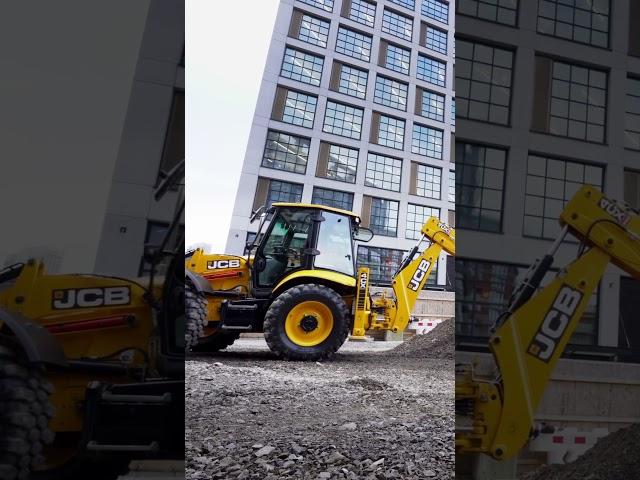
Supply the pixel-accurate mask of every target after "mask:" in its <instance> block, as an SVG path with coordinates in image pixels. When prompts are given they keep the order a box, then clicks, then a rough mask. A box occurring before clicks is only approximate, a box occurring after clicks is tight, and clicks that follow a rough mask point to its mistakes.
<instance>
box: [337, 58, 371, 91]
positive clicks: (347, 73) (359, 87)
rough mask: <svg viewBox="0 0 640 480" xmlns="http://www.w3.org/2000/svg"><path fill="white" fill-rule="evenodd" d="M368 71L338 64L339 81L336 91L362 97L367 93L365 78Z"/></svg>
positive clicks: (366, 78)
mask: <svg viewBox="0 0 640 480" xmlns="http://www.w3.org/2000/svg"><path fill="white" fill-rule="evenodd" d="M368 76H369V73H368V72H367V71H366V70H360V69H359V68H355V67H350V66H349V65H345V64H343V63H342V64H340V81H339V84H338V91H339V92H340V93H344V94H345V95H350V96H352V97H356V98H361V99H364V98H365V96H366V94H367V80H368Z"/></svg>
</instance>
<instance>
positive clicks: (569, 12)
mask: <svg viewBox="0 0 640 480" xmlns="http://www.w3.org/2000/svg"><path fill="white" fill-rule="evenodd" d="M538 32H540V33H544V34H547V35H553V36H554V37H559V38H564V39H567V40H572V41H574V42H579V43H587V44H589V45H594V46H596V47H603V48H607V47H608V46H609V0H595V1H578V2H573V1H572V2H567V1H566V0H541V1H540V2H539V3H538Z"/></svg>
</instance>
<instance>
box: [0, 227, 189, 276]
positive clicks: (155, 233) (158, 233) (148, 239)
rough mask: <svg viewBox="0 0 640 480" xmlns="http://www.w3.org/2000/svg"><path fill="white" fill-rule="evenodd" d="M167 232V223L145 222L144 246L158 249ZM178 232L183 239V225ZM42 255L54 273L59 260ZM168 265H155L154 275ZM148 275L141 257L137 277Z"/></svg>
mask: <svg viewBox="0 0 640 480" xmlns="http://www.w3.org/2000/svg"><path fill="white" fill-rule="evenodd" d="M168 232H169V224H168V223H166V222H154V221H149V222H147V231H146V233H145V237H144V244H145V245H154V246H156V247H159V246H160V245H162V241H163V240H164V238H165V237H166V236H167V233H168ZM178 232H179V233H180V235H181V236H183V237H184V225H183V224H180V225H178ZM42 253H44V252H43V251H40V252H39V253H38V256H39V258H42V259H43V260H44V261H46V262H47V272H48V273H49V274H50V273H52V270H51V269H52V268H53V269H54V270H53V271H56V270H57V268H55V265H56V264H59V263H60V260H61V258H60V257H59V256H58V255H56V254H55V253H53V252H50V253H48V254H47V255H46V256H45V257H43V256H42ZM7 260H8V262H7V264H10V263H14V261H13V260H12V259H11V258H8V259H7ZM15 260H17V259H15ZM168 265H169V264H168V263H167V262H161V263H160V264H156V266H155V274H156V275H158V274H159V275H164V274H165V273H166V270H167V267H168ZM150 273H151V264H150V263H149V262H148V261H147V259H146V258H145V257H144V256H143V257H142V262H141V264H140V268H139V270H138V276H139V277H145V276H147V275H149V274H150Z"/></svg>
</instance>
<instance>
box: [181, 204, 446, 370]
mask: <svg viewBox="0 0 640 480" xmlns="http://www.w3.org/2000/svg"><path fill="white" fill-rule="evenodd" d="M258 217H260V225H259V227H258V232H257V233H256V235H255V237H254V241H252V242H251V243H248V244H247V248H246V249H245V255H246V256H244V257H240V256H233V255H217V254H206V253H205V252H204V251H202V250H201V249H196V250H195V251H194V252H193V253H192V254H190V255H189V256H188V258H187V259H186V267H187V269H188V274H187V276H188V277H189V282H188V285H187V290H188V291H191V292H192V293H193V295H194V296H193V297H192V296H191V295H188V302H187V333H186V343H187V345H188V347H190V350H191V351H195V352H212V351H217V350H220V349H223V348H226V347H227V346H229V345H231V344H232V343H233V342H234V341H235V339H237V338H238V337H239V335H240V333H241V332H243V331H246V332H251V331H253V332H264V334H265V338H266V340H267V343H268V345H269V347H270V348H271V350H272V351H273V352H275V353H276V354H277V355H278V356H280V357H283V358H287V359H298V360H311V359H313V360H318V359H323V358H327V357H330V356H331V355H333V354H334V353H335V352H336V351H337V350H338V349H339V348H340V346H341V345H342V344H343V343H344V341H345V340H346V338H347V336H348V335H349V333H350V332H351V333H352V335H354V336H358V337H362V336H363V335H364V333H365V331H366V330H367V329H370V328H389V329H392V330H394V331H401V330H403V329H404V328H405V327H406V324H407V323H408V320H409V312H410V310H411V308H412V307H413V304H414V303H415V300H416V298H417V295H418V293H417V292H419V290H421V289H422V286H423V285H424V282H425V281H426V278H427V277H428V273H429V272H430V271H431V269H432V268H433V265H434V263H435V260H436V259H437V255H438V254H439V252H440V251H441V249H442V248H443V247H442V244H445V245H447V247H446V248H448V250H447V251H449V252H450V253H453V250H452V248H453V247H452V245H453V243H452V242H453V240H452V239H453V238H454V236H455V234H454V233H453V229H450V228H449V227H447V226H445V225H444V224H442V223H440V221H439V220H438V219H436V218H432V219H430V220H429V221H428V222H427V223H426V224H425V227H424V229H423V233H424V235H425V237H424V238H428V239H429V240H430V241H431V242H432V244H431V246H430V247H429V249H427V250H425V251H424V252H419V248H418V246H419V245H420V244H418V246H416V248H414V249H413V250H412V251H411V252H410V254H409V256H408V258H407V261H406V262H404V263H403V265H402V266H401V268H400V270H399V271H398V272H397V274H396V276H394V279H389V280H390V281H392V280H393V282H392V283H393V288H394V292H395V298H385V297H382V298H380V299H376V300H375V301H374V300H373V299H371V298H369V270H368V269H367V268H361V269H359V270H358V271H357V272H356V242H358V241H364V242H366V241H369V240H371V238H372V237H373V233H372V232H371V230H369V229H367V228H363V227H361V226H360V218H359V217H358V216H357V215H356V214H354V213H352V212H349V211H346V210H340V209H336V208H331V207H326V206H322V205H309V204H298V203H275V204H273V206H271V207H269V208H268V209H264V208H261V209H259V210H258V211H256V212H255V213H254V215H253V217H252V220H255V219H257V218H258ZM267 222H268V223H267ZM439 225H440V226H439ZM443 227H444V229H443ZM445 229H446V231H447V233H445ZM263 230H264V232H263ZM444 237H446V238H447V240H446V241H445V240H444ZM425 252H426V253H425ZM425 255H426V256H425ZM416 256H417V258H415V257H416ZM409 271H411V276H409V277H411V281H410V278H409V277H408V276H407V275H408V272H409ZM405 277H406V278H405ZM356 279H357V280H356ZM396 279H397V280H398V281H397V282H396ZM405 289H409V290H410V291H409V293H407V292H405V291H404V290H405ZM396 299H400V301H399V303H398V302H397V301H396Z"/></svg>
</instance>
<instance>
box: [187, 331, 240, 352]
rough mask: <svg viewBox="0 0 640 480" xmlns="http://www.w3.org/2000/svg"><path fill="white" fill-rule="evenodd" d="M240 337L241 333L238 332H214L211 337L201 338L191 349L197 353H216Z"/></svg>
mask: <svg viewBox="0 0 640 480" xmlns="http://www.w3.org/2000/svg"><path fill="white" fill-rule="evenodd" d="M238 338H240V333H238V332H218V333H214V334H213V335H211V336H209V337H203V338H201V339H200V341H199V342H198V344H197V345H194V346H193V347H191V351H192V352H197V353H215V352H217V351H219V350H224V349H225V348H227V347H230V346H231V345H233V342H235V341H236V340H237V339H238Z"/></svg>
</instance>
